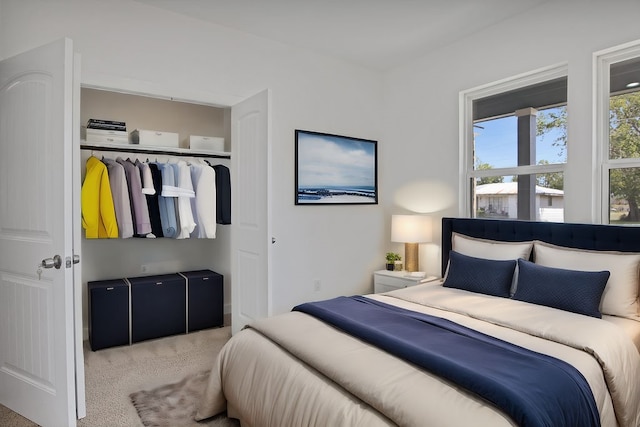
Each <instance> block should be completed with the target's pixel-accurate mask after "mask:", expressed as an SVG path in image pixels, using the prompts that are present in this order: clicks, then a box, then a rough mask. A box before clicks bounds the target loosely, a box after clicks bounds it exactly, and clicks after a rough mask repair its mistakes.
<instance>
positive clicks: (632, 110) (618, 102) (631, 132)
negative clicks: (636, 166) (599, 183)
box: [609, 92, 640, 159]
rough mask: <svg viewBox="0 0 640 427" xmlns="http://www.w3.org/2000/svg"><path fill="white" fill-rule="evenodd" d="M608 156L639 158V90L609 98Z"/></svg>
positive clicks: (612, 157) (611, 157)
mask: <svg viewBox="0 0 640 427" xmlns="http://www.w3.org/2000/svg"><path fill="white" fill-rule="evenodd" d="M609 158H610V159H625V158H640V92H631V93H624V94H621V95H611V97H610V98H609Z"/></svg>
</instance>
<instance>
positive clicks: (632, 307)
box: [534, 241, 640, 320]
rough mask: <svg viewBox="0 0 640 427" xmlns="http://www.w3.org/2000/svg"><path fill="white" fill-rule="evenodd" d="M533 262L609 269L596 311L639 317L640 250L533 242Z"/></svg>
mask: <svg viewBox="0 0 640 427" xmlns="http://www.w3.org/2000/svg"><path fill="white" fill-rule="evenodd" d="M534 257H535V259H534V260H535V263H536V264H539V265H544V266H546V267H555V268H565V269H569V270H582V271H603V270H605V271H609V272H610V273H611V275H610V276H609V281H608V282H607V286H606V287H605V288H604V293H603V294H602V301H601V302H600V311H601V312H602V314H609V315H613V316H621V317H627V318H630V319H634V320H640V317H639V316H638V284H639V277H638V271H639V270H638V269H639V268H640V253H635V252H615V251H590V250H584V249H574V248H567V247H564V246H555V245H552V244H550V243H546V242H540V241H535V242H534Z"/></svg>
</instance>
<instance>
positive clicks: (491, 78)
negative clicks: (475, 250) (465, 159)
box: [382, 0, 640, 272]
mask: <svg viewBox="0 0 640 427" xmlns="http://www.w3.org/2000/svg"><path fill="white" fill-rule="evenodd" d="M638 17H640V2H638V1H626V0H613V1H611V0H596V1H593V0H589V1H582V0H563V1H550V2H548V3H545V4H544V5H542V6H540V7H538V8H536V9H533V10H530V11H528V12H527V13H525V14H523V15H521V16H519V17H517V18H516V19H510V20H506V21H503V22H501V23H499V24H497V25H495V26H492V27H490V28H488V29H486V30H484V31H482V32H479V33H477V34H474V35H473V36H472V37H469V38H467V39H464V40H461V41H458V42H455V43H452V44H451V45H449V46H445V47H443V48H441V49H439V50H437V51H434V52H432V53H431V54H430V55H428V56H427V57H424V58H421V59H419V60H416V61H415V62H413V63H411V64H409V65H406V66H403V67H398V68H396V69H395V70H393V71H392V72H390V73H388V75H387V76H386V78H385V114H384V115H385V118H386V123H385V131H384V132H385V133H384V137H383V139H384V140H385V141H386V143H387V144H388V145H393V146H394V147H395V149H394V150H392V151H390V152H388V153H387V156H386V157H385V163H384V169H383V173H385V177H386V179H385V180H384V181H383V188H382V191H383V194H386V195H387V197H388V198H390V199H393V200H394V201H395V202H396V203H398V204H399V205H401V204H402V203H405V202H402V201H401V200H399V199H401V198H402V199H405V198H406V195H405V194H404V190H402V191H399V189H406V188H407V187H410V188H411V189H413V190H414V191H413V195H414V198H412V203H416V202H417V201H421V203H423V204H424V207H423V211H424V212H433V213H434V215H435V216H436V217H438V218H439V217H442V216H458V215H459V210H458V209H459V201H458V185H459V177H458V170H459V166H458V151H459V150H458V144H459V142H458V138H459V121H458V111H459V110H458V96H459V93H460V91H463V90H467V89H471V88H474V87H477V86H480V85H484V84H487V83H491V82H495V81H498V80H501V79H505V78H508V77H511V76H515V75H518V74H521V73H525V72H529V71H532V70H536V69H539V68H542V67H547V66H550V65H554V64H558V63H563V62H564V63H568V69H569V79H568V84H569V89H568V90H569V93H568V102H569V107H568V137H569V142H568V148H567V155H568V165H567V171H566V174H565V179H564V183H565V197H566V200H565V202H566V203H565V221H567V222H592V221H593V220H594V218H595V213H594V212H593V198H594V197H597V194H596V193H595V192H594V190H593V188H592V186H591V182H592V176H593V170H594V167H593V165H592V160H593V158H592V150H593V147H592V124H593V122H592V108H593V107H592V95H593V90H592V56H593V53H594V52H596V51H599V50H601V49H605V48H608V47H611V46H615V45H619V44H622V43H626V42H629V41H633V40H637V39H640V25H638ZM423 187H424V188H425V190H424V191H423V190H422V188H423ZM401 193H402V194H401ZM400 196H402V197H400ZM423 199H424V200H423ZM405 204H406V203H405ZM430 205H432V206H430ZM436 234H438V236H437V237H436V236H434V238H435V239H436V240H438V239H439V238H440V237H439V227H438V229H437V233H436ZM433 251H434V252H437V249H434V250H433ZM421 254H422V253H421ZM421 258H422V262H423V264H427V265H428V267H427V270H429V271H430V272H437V271H438V266H439V264H438V262H439V258H438V254H437V253H435V254H434V256H432V257H430V258H428V259H427V258H424V257H421Z"/></svg>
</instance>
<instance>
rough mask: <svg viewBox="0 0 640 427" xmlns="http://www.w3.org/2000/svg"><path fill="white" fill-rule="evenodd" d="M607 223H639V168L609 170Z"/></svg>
mask: <svg viewBox="0 0 640 427" xmlns="http://www.w3.org/2000/svg"><path fill="white" fill-rule="evenodd" d="M609 194H610V197H609V222H610V223H616V222H618V223H623V224H638V223H640V212H639V211H638V203H640V168H622V169H611V170H609Z"/></svg>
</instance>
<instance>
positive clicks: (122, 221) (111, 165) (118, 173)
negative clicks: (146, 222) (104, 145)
mask: <svg viewBox="0 0 640 427" xmlns="http://www.w3.org/2000/svg"><path fill="white" fill-rule="evenodd" d="M102 162H103V163H104V164H105V165H106V166H107V171H108V174H109V183H110V184H111V195H112V196H113V206H114V208H115V211H116V220H117V222H118V234H119V236H120V238H121V239H127V238H129V237H133V217H132V215H131V201H130V198H129V187H128V185H127V177H126V172H125V171H124V167H123V166H122V165H121V164H120V163H118V162H116V161H115V160H113V159H106V158H103V159H102Z"/></svg>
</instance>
